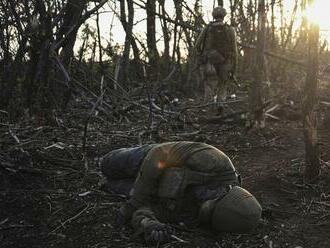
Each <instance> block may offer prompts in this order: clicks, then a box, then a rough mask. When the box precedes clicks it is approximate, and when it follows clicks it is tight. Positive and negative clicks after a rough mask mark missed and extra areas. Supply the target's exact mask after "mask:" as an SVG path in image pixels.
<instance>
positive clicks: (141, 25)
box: [77, 0, 330, 46]
mask: <svg viewBox="0 0 330 248" xmlns="http://www.w3.org/2000/svg"><path fill="white" fill-rule="evenodd" d="M135 1H136V2H138V3H141V2H140V1H139V0H135ZM243 1H247V0H243ZM314 1H315V4H314V6H313V7H312V8H310V9H309V10H308V12H307V15H308V18H309V19H310V20H312V21H315V22H316V23H318V24H319V25H320V29H321V36H322V37H323V38H327V39H328V40H329V41H330V12H329V10H330V0H314ZM114 2H115V3H113V2H112V1H109V2H108V4H107V5H105V8H103V11H102V13H101V14H100V29H101V35H102V44H103V45H104V46H106V44H107V41H109V40H110V38H111V39H112V40H113V42H115V43H118V44H120V45H123V44H124V40H125V32H124V30H123V28H122V25H121V23H120V22H119V20H118V17H116V16H115V17H114V15H113V13H119V4H118V1H114ZM186 2H187V3H188V5H189V6H190V7H191V8H192V9H193V3H194V2H195V1H194V0H187V1H186ZM201 2H202V7H203V8H202V9H203V14H204V20H205V21H207V22H208V21H210V20H211V19H212V15H211V12H212V9H213V1H211V0H202V1H201ZM224 2H225V7H226V4H228V2H229V1H228V0H224ZM141 4H142V5H143V3H141ZM293 5H294V0H285V6H286V11H287V16H288V18H289V17H290V15H291V12H292V9H293ZM166 10H167V12H168V14H169V15H170V16H172V17H173V18H174V16H175V14H174V6H173V1H170V0H167V1H166ZM227 10H228V6H227ZM157 11H158V10H157ZM278 18H279V15H278ZM95 19H96V18H95V17H93V18H91V19H90V20H89V23H90V24H91V26H95ZM144 20H145V10H144V9H141V8H140V7H138V6H136V5H135V17H134V21H135V23H136V24H135V26H134V30H133V32H134V34H135V35H136V36H137V37H143V38H144V37H145V25H146V24H145V21H144ZM277 21H279V19H278V20H277ZM111 24H112V28H111ZM110 29H111V34H110ZM156 30H159V36H161V33H160V32H161V27H160V24H159V23H157V27H156ZM113 42H112V44H113ZM79 43H80V42H78V44H77V45H78V46H79V45H80V44H79ZM159 45H160V46H161V45H162V44H159Z"/></svg>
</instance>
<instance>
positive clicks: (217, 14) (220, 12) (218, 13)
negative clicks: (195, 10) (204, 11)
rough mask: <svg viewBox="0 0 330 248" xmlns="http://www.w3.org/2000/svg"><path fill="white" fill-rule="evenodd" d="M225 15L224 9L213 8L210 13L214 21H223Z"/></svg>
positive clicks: (219, 7)
mask: <svg viewBox="0 0 330 248" xmlns="http://www.w3.org/2000/svg"><path fill="white" fill-rule="evenodd" d="M226 15H227V11H226V9H225V8H224V7H221V6H218V7H215V8H214V9H213V11H212V16H213V18H214V19H223V18H224V17H225V16H226Z"/></svg>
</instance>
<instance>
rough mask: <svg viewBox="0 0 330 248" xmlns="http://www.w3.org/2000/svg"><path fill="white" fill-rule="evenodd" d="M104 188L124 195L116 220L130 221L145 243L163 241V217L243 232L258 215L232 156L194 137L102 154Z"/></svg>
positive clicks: (189, 224) (165, 237)
mask: <svg viewBox="0 0 330 248" xmlns="http://www.w3.org/2000/svg"><path fill="white" fill-rule="evenodd" d="M101 170H102V172H103V174H104V175H105V177H106V179H107V183H106V184H105V188H106V189H107V190H109V191H111V192H113V193H118V194H125V195H129V200H128V201H127V202H126V203H124V204H123V206H122V207H121V208H120V210H119V212H118V222H119V223H122V224H124V223H127V222H131V224H132V226H133V228H134V229H135V231H136V232H137V233H140V234H143V235H144V237H145V239H146V241H147V242H148V243H157V242H166V241H167V240H168V239H169V237H170V235H171V232H172V229H171V228H170V226H169V225H168V223H181V224H184V225H185V226H187V227H188V228H189V227H191V228H195V227H199V226H201V227H206V228H208V229H213V230H214V231H217V232H238V233H244V232H249V231H250V230H252V229H254V228H255V227H256V226H257V224H258V222H259V220H260V218H261V206H260V204H259V203H258V201H257V200H256V198H255V197H254V196H253V195H252V194H251V193H249V192H248V191H247V190H245V189H243V188H241V180H240V176H239V174H238V173H237V171H236V170H235V167H234V166H233V164H232V162H231V160H230V159H229V158H228V156H227V155H225V154H224V153H223V152H221V151H220V150H218V149H217V148H215V147H213V146H210V145H207V144H205V143H198V142H188V141H181V142H169V143H163V144H151V145H144V146H140V147H135V148H122V149H118V150H114V151H111V152H110V153H108V154H106V155H105V156H104V157H103V159H102V162H101Z"/></svg>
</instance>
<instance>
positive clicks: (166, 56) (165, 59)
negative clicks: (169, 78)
mask: <svg viewBox="0 0 330 248" xmlns="http://www.w3.org/2000/svg"><path fill="white" fill-rule="evenodd" d="M158 2H159V13H160V14H161V17H160V22H161V26H162V31H163V37H164V53H163V56H162V68H161V71H162V72H164V73H165V75H167V73H168V71H169V67H170V40H171V35H170V32H169V29H168V24H167V20H166V18H164V17H166V10H165V0H158Z"/></svg>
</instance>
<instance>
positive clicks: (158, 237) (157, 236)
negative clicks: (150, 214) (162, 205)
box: [142, 219, 173, 244]
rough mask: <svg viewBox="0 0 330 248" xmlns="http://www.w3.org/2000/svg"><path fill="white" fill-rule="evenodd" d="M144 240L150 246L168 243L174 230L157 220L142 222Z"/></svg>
mask: <svg viewBox="0 0 330 248" xmlns="http://www.w3.org/2000/svg"><path fill="white" fill-rule="evenodd" d="M142 225H143V227H144V228H143V229H144V230H143V231H144V238H145V240H146V242H147V243H148V244H157V243H166V242H168V241H169V240H170V238H171V234H172V233H173V228H171V227H170V226H168V225H166V224H163V223H160V222H158V221H156V220H150V219H145V220H143V221H142Z"/></svg>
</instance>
